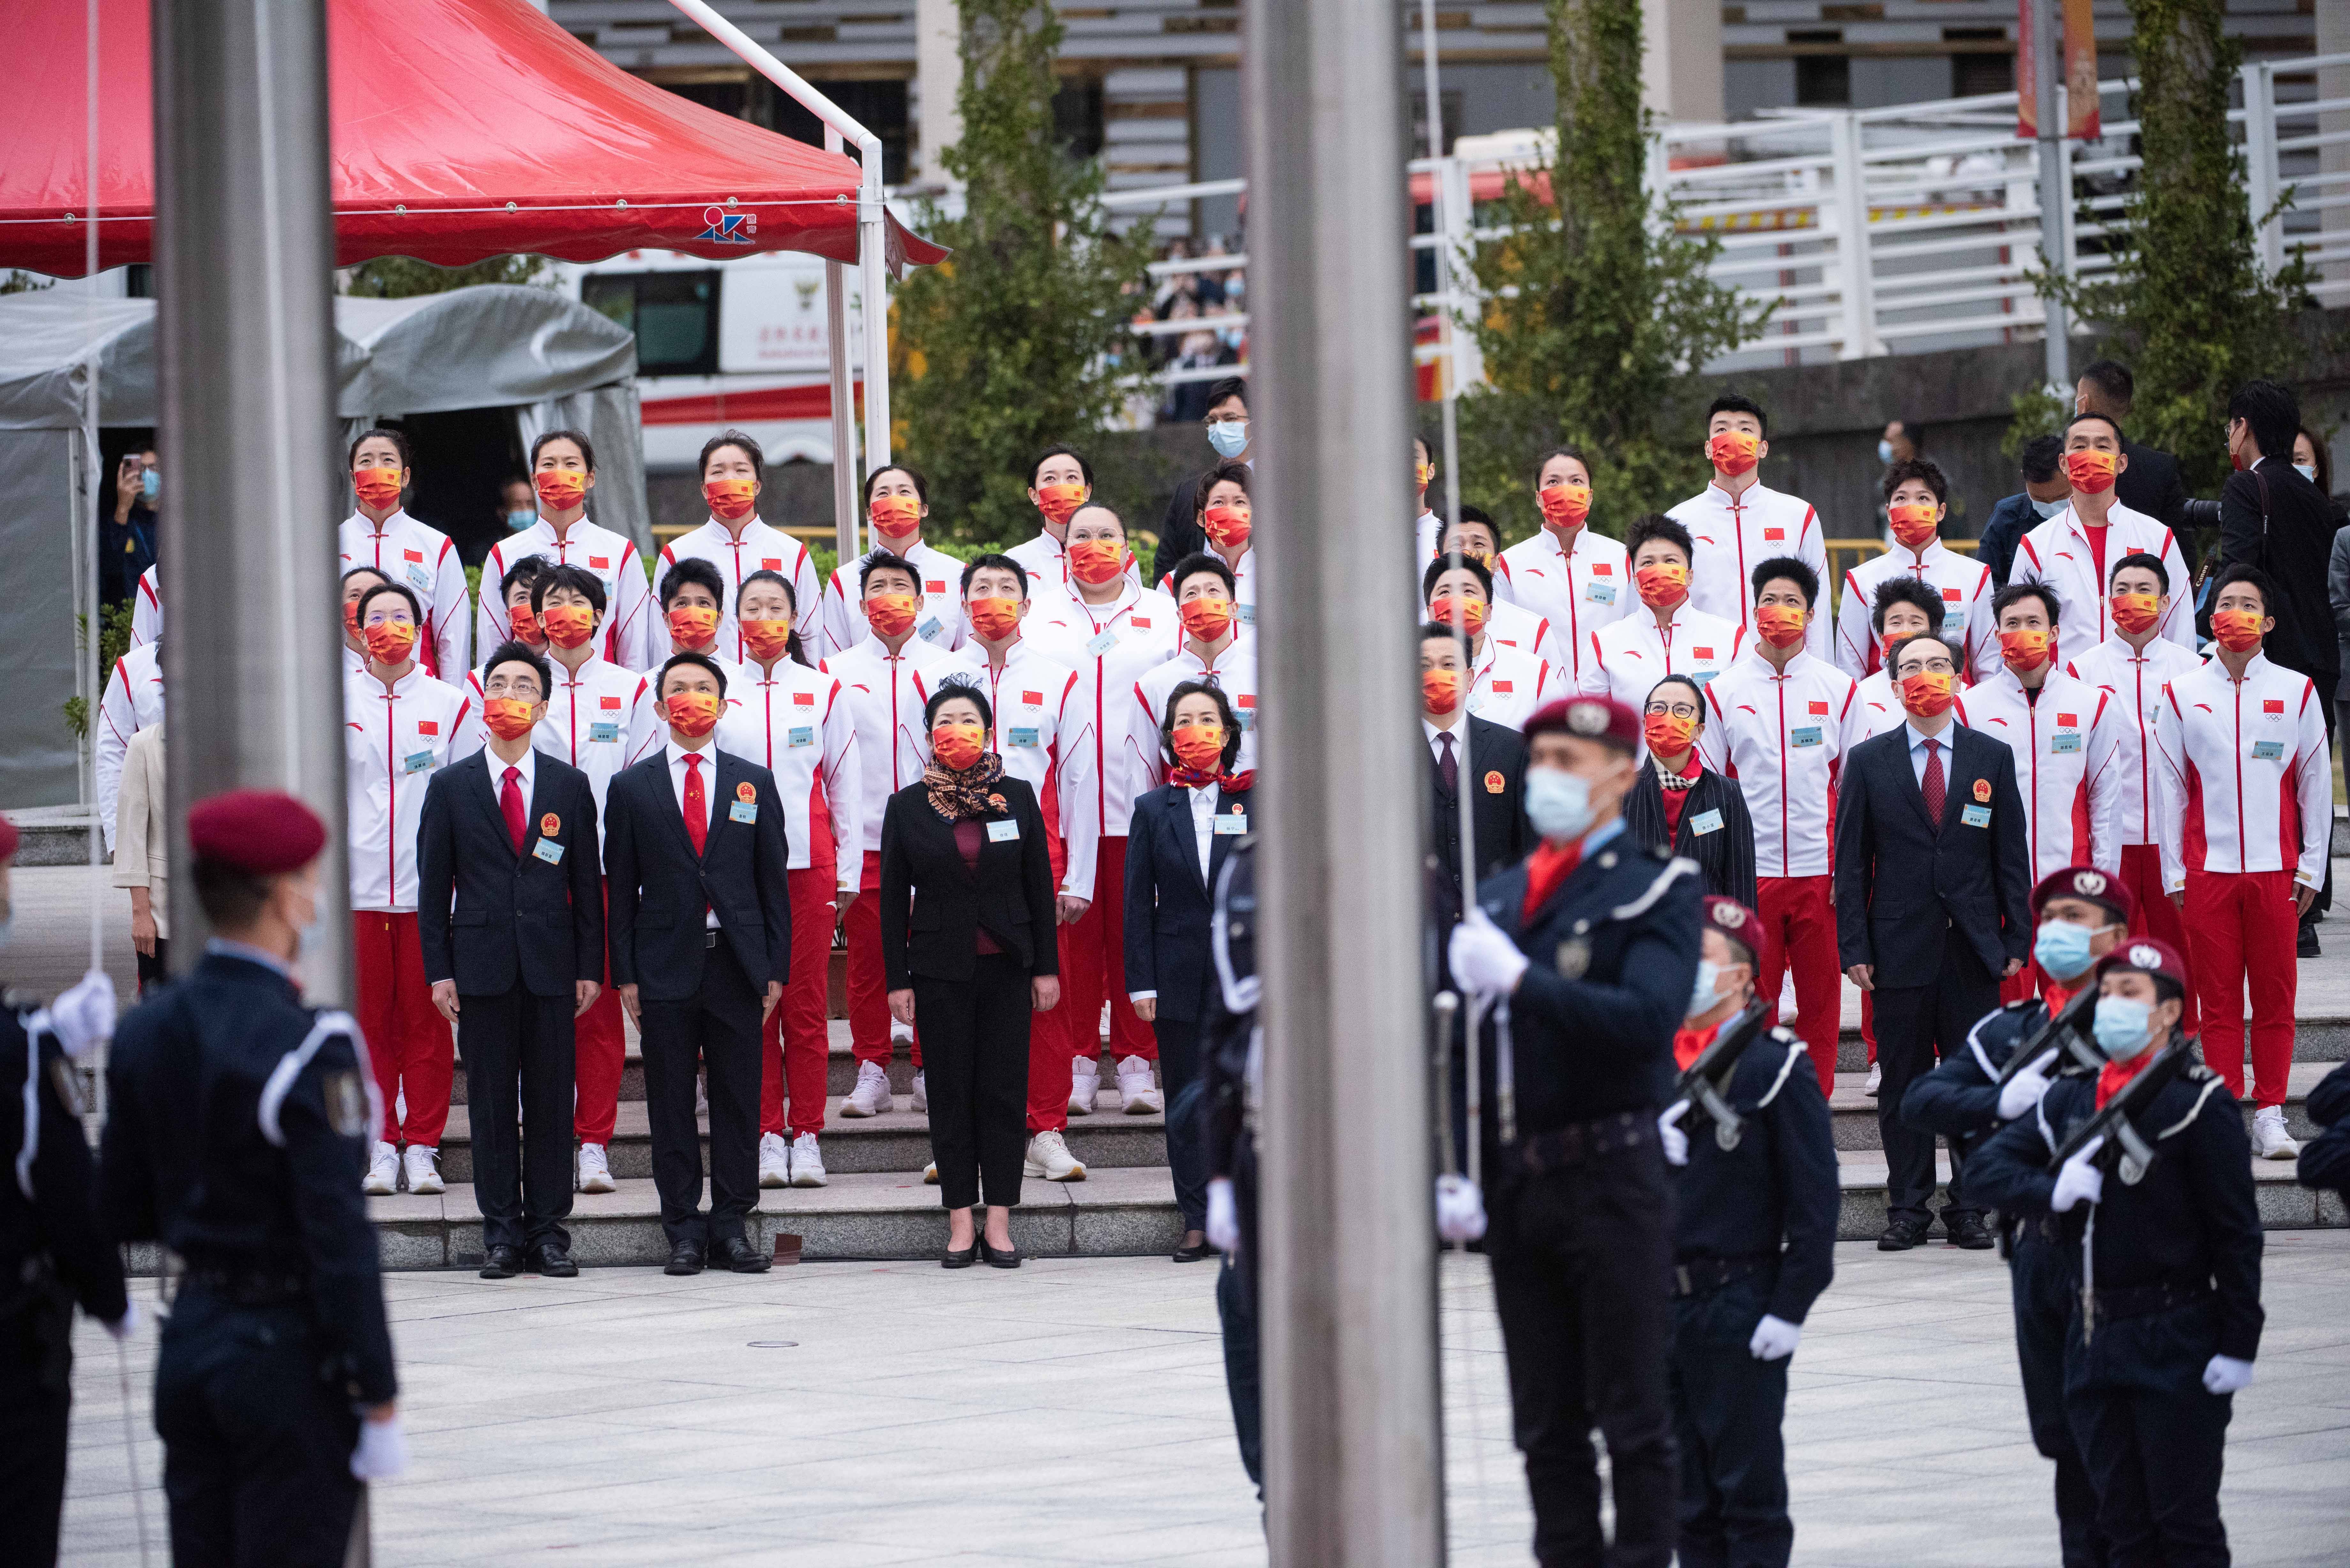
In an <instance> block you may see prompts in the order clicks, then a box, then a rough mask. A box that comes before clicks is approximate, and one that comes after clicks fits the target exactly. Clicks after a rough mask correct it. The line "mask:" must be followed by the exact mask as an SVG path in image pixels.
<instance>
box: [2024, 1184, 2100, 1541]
mask: <svg viewBox="0 0 2350 1568" xmlns="http://www.w3.org/2000/svg"><path fill="white" fill-rule="evenodd" d="M2007 1267H2008V1284H2009V1288H2010V1291H2011V1292H2012V1295H2013V1297H2014V1302H2015V1360H2016V1365H2017V1366H2018V1367H2019V1368H2021V1370H2022V1374H2023V1409H2024V1414H2025V1417H2026V1418H2027V1419H2029V1420H2030V1421H2031V1423H2032V1446H2033V1448H2035V1449H2039V1450H2040V1452H2041V1453H2042V1455H2043V1456H2044V1457H2045V1458H2048V1459H2054V1460H2055V1461H2056V1538H2057V1541H2058V1542H2059V1543H2060V1545H2061V1546H2062V1548H2063V1551H2064V1568H2106V1564H2107V1563H2110V1562H2111V1561H2112V1554H2111V1553H2110V1552H2107V1551H2106V1538H2105V1534H2104V1532H2102V1531H2100V1530H2099V1529H2098V1528H2097V1493H2096V1489H2095V1488H2094V1487H2092V1486H2091V1485H2090V1484H2089V1469H2088V1466H2087V1465H2086V1464H2085V1463H2084V1462H2083V1460H2082V1459H2081V1446H2080V1445H2079V1444H2078V1443H2076V1442H2074V1440H2073V1424H2072V1422H2071V1421H2070V1420H2069V1419H2068V1418H2067V1417H2065V1414H2064V1329H2065V1325H2066V1324H2068V1323H2070V1322H2071V1321H2072V1316H2073V1312H2074V1308H2075V1307H2077V1306H2078V1305H2079V1304H2080V1303H2078V1302H2076V1301H2075V1300H2074V1293H2075V1292H2076V1291H2077V1290H2078V1289H2079V1285H2080V1277H2079V1274H2078V1272H2077V1271H2076V1270H2075V1267H2074V1251H2073V1249H2072V1248H2071V1247H2070V1246H2068V1245H2066V1244H2065V1243H2064V1242H2062V1241H2050V1240H2048V1239H2047V1238H2046V1237H2044V1236H2043V1235H2041V1234H2040V1233H2039V1231H2037V1230H2036V1229H2033V1228H2032V1227H2025V1228H2023V1229H2022V1230H2019V1231H2017V1232H2016V1235H2015V1245H2014V1250H2013V1251H2012V1254H2011V1255H2010V1257H2009V1259H2008V1265H2007Z"/></svg>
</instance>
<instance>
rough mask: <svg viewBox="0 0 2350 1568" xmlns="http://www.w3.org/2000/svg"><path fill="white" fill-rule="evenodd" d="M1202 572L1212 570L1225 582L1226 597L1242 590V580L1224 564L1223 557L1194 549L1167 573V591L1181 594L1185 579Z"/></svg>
mask: <svg viewBox="0 0 2350 1568" xmlns="http://www.w3.org/2000/svg"><path fill="white" fill-rule="evenodd" d="M1201 572H1211V573H1213V574H1214V575H1215V576H1216V577H1217V578H1218V579H1219V580H1220V581H1222V583H1223V585H1224V597H1226V598H1231V597H1232V596H1233V595H1234V594H1237V593H1239V592H1240V591H1241V580H1240V579H1239V578H1238V577H1236V576H1232V568H1231V567H1230V566H1226V565H1224V562H1223V557H1222V556H1214V555H1211V554H1209V553H1208V552H1207V551H1205V550H1194V551H1192V552H1191V554H1190V555H1188V556H1184V557H1183V558H1182V559H1181V560H1180V561H1178V562H1176V563H1175V569H1174V570H1173V571H1171V572H1170V573H1168V574H1167V591H1168V592H1169V593H1170V594H1180V593H1181V592H1182V591H1183V582H1184V579H1185V578H1187V577H1194V576H1199V574H1201Z"/></svg>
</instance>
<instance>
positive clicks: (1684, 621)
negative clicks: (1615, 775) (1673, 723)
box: [1576, 517, 1808, 760]
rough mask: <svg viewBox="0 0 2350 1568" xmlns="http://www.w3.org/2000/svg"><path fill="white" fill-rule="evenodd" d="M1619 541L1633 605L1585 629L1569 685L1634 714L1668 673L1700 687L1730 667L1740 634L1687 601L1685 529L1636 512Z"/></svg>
mask: <svg viewBox="0 0 2350 1568" xmlns="http://www.w3.org/2000/svg"><path fill="white" fill-rule="evenodd" d="M1624 543H1625V545H1626V546H1627V550H1628V551H1629V553H1630V556H1631V566H1632V587H1633V591H1634V592H1635V593H1637V594H1638V596H1639V600H1640V608H1639V609H1638V612H1636V613H1635V614H1632V615H1627V616H1626V617H1624V618H1622V619H1621V620H1616V621H1610V622H1609V623H1608V624H1607V625H1606V626H1603V627H1601V628H1599V629H1598V630H1597V631H1595V632H1593V633H1592V634H1591V652H1590V656H1589V657H1588V658H1587V659H1585V660H1584V663H1583V673H1582V675H1581V676H1580V677H1578V678H1577V681H1576V684H1577V686H1578V688H1579V689H1580V690H1581V691H1584V692H1585V693H1586V694H1587V695H1590V696H1594V697H1613V698H1615V699H1616V701H1618V702H1621V703H1623V704H1624V705H1625V706H1626V707H1627V708H1629V709H1631V710H1632V711H1634V712H1636V713H1638V712H1645V711H1647V710H1648V693H1649V691H1651V690H1653V689H1654V688H1655V686H1656V684H1657V682H1658V681H1659V680H1663V679H1664V678H1665V677H1666V676H1668V675H1686V676H1688V677H1690V679H1691V680H1695V681H1696V682H1697V683H1698V684H1699V685H1700V687H1701V686H1703V685H1705V683H1706V682H1708V681H1710V680H1712V679H1713V678H1714V677H1715V676H1717V675H1719V674H1721V672H1722V671H1723V670H1727V669H1729V668H1730V665H1731V661H1732V660H1734V659H1737V657H1738V654H1739V650H1740V649H1741V648H1742V646H1743V644H1744V642H1745V633H1743V632H1742V631H1740V630H1739V628H1738V623H1737V622H1735V621H1731V620H1725V619H1723V618H1721V617H1720V616H1714V615H1708V614H1706V613H1705V612H1704V611H1703V610H1700V609H1699V608H1698V607H1696V606H1695V605H1692V604H1691V603H1690V595H1689V582H1690V554H1691V546H1690V535H1689V530H1687V529H1686V528H1683V527H1682V526H1681V525H1680V524H1678V523H1676V522H1674V521H1672V520H1671V519H1670V518H1668V517H1658V518H1643V519H1641V520H1640V521H1638V522H1637V523H1634V524H1632V526H1631V529H1630V530H1629V536H1628V537H1627V538H1626V540H1625V541H1624ZM1806 640H1807V641H1808V637H1807V638H1806ZM1634 756H1635V759H1636V760H1645V759H1646V758H1647V756H1648V745H1647V743H1646V742H1641V743H1640V744H1638V746H1636V747H1635V748H1634Z"/></svg>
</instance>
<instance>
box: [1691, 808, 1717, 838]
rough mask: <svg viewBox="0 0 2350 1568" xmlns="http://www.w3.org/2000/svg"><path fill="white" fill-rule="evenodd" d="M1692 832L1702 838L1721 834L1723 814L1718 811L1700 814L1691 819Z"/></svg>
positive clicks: (1701, 812)
mask: <svg viewBox="0 0 2350 1568" xmlns="http://www.w3.org/2000/svg"><path fill="white" fill-rule="evenodd" d="M1690 832H1691V833H1694V834H1696V835H1697V836H1699V837H1700V838H1702V837H1704V836H1706V835H1707V834H1709V833H1720V832H1721V813H1720V812H1718V811H1700V812H1699V813H1698V814H1697V815H1695V816H1692V817H1690Z"/></svg>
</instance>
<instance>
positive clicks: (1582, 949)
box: [1558, 937, 1591, 980]
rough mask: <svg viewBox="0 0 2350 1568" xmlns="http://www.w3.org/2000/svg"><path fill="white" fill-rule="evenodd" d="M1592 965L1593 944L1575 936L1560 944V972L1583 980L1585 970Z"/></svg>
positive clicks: (1571, 978) (1572, 978) (1570, 978)
mask: <svg viewBox="0 0 2350 1568" xmlns="http://www.w3.org/2000/svg"><path fill="white" fill-rule="evenodd" d="M1590 967H1591V944H1590V943H1589V942H1587V941H1586V940H1583V939H1582V938H1581V937H1575V938H1572V939H1570V940H1566V941H1563V942H1561V943H1559V944H1558V972H1559V973H1561V974H1563V975H1565V977H1566V978H1567V979H1569V980H1581V979H1582V978H1583V971H1585V970H1587V969H1589V968H1590Z"/></svg>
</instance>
